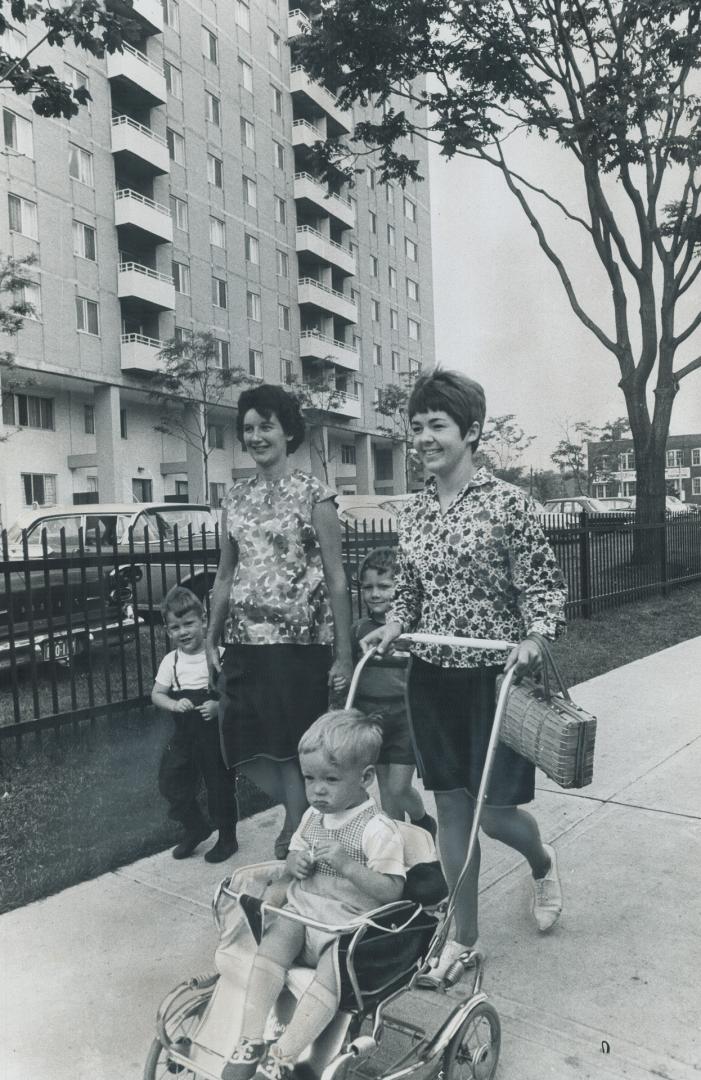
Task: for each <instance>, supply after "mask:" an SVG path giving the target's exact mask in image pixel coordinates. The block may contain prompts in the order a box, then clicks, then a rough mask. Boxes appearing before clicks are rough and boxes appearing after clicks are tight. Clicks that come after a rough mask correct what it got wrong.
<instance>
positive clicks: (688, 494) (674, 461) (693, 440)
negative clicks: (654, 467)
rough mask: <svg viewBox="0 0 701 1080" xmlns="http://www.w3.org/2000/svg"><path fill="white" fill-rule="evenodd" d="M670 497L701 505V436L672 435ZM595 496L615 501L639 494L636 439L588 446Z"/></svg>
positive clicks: (668, 451) (667, 464)
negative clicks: (636, 470)
mask: <svg viewBox="0 0 701 1080" xmlns="http://www.w3.org/2000/svg"><path fill="white" fill-rule="evenodd" d="M665 453H666V460H665V481H666V485H667V494H668V495H676V496H677V498H680V499H682V500H683V501H684V502H688V503H689V504H691V505H697V506H700V505H701V435H670V436H669V438H668V439H667V447H666V450H665ZM587 459H588V463H589V479H590V486H591V492H592V495H594V496H596V497H597V498H601V499H605V498H615V497H616V496H617V495H635V486H636V479H635V451H634V449H633V440H632V439H618V440H617V441H616V443H615V444H614V445H613V446H612V445H611V443H601V442H590V443H587Z"/></svg>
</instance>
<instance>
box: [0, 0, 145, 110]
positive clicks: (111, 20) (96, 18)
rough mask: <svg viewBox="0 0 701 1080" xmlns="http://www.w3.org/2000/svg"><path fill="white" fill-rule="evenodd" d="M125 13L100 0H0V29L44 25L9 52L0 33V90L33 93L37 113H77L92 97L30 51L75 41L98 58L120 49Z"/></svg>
mask: <svg viewBox="0 0 701 1080" xmlns="http://www.w3.org/2000/svg"><path fill="white" fill-rule="evenodd" d="M122 4H123V7H124V8H125V9H126V10H127V12H128V10H129V9H130V8H131V7H132V2H131V0H122ZM129 22H130V20H129V19H128V16H125V15H119V14H116V13H115V12H114V11H111V10H110V9H109V8H108V7H107V6H106V5H105V4H104V2H103V0H73V3H69V4H65V3H63V4H62V3H61V2H60V0H57V2H56V3H51V2H50V0H33V2H31V0H11V2H10V3H8V2H7V0H0V35H2V34H4V33H5V31H6V30H10V31H12V30H18V31H19V32H20V33H23V29H24V28H26V27H28V26H32V25H34V24H39V25H41V26H42V27H43V28H44V32H43V33H42V35H41V37H40V38H39V40H38V41H37V42H35V44H34V45H32V46H31V48H29V49H26V50H25V51H23V52H20V54H19V55H17V54H16V52H14V51H13V52H7V50H6V48H3V44H5V45H6V44H7V39H6V41H5V43H3V41H2V38H1V37H0V90H11V91H12V93H14V94H18V95H20V96H30V97H31V98H32V108H33V109H34V112H35V113H38V114H39V116H65V117H66V118H70V117H71V116H75V114H76V113H77V112H78V110H79V108H80V106H81V105H86V104H87V103H88V102H89V101H90V100H91V98H90V92H89V91H88V89H87V87H85V86H73V84H72V83H69V82H66V81H65V80H64V79H61V78H59V76H58V75H57V74H56V72H55V71H54V69H53V68H52V67H51V66H50V65H48V64H37V63H35V62H34V59H35V58H34V53H35V52H36V51H37V49H39V48H40V47H41V46H51V47H57V48H59V49H61V48H62V46H63V45H64V44H65V43H66V42H68V41H71V40H72V41H73V44H74V45H77V46H78V48H80V49H85V51H86V52H88V53H90V54H91V55H92V56H97V57H98V58H100V57H103V56H104V55H105V53H113V52H118V51H121V49H122V42H123V33H124V29H125V27H126V26H127V25H128V24H129Z"/></svg>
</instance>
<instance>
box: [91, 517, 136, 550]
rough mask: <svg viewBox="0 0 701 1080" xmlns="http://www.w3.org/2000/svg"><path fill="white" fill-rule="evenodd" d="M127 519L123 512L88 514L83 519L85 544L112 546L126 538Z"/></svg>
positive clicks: (92, 546)
mask: <svg viewBox="0 0 701 1080" xmlns="http://www.w3.org/2000/svg"><path fill="white" fill-rule="evenodd" d="M128 523H129V519H128V518H127V517H126V516H125V515H124V514H88V516H87V517H86V519H85V546H86V547H91V548H94V547H97V541H98V539H99V541H100V547H113V546H114V545H115V544H121V543H123V542H124V541H125V540H126V530H127V525H128Z"/></svg>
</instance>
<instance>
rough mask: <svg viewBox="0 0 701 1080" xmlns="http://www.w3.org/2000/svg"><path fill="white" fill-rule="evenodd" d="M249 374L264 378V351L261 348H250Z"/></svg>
mask: <svg viewBox="0 0 701 1080" xmlns="http://www.w3.org/2000/svg"><path fill="white" fill-rule="evenodd" d="M248 374H249V375H254V376H255V377H256V378H257V379H262V378H263V353H262V352H261V351H260V349H249V350H248Z"/></svg>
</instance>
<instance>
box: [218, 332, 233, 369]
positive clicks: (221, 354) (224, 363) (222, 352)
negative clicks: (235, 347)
mask: <svg viewBox="0 0 701 1080" xmlns="http://www.w3.org/2000/svg"><path fill="white" fill-rule="evenodd" d="M214 349H215V352H216V361H217V367H218V368H221V369H222V371H228V370H229V368H230V366H231V363H230V358H229V342H228V341H222V340H221V338H215V339H214Z"/></svg>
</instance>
